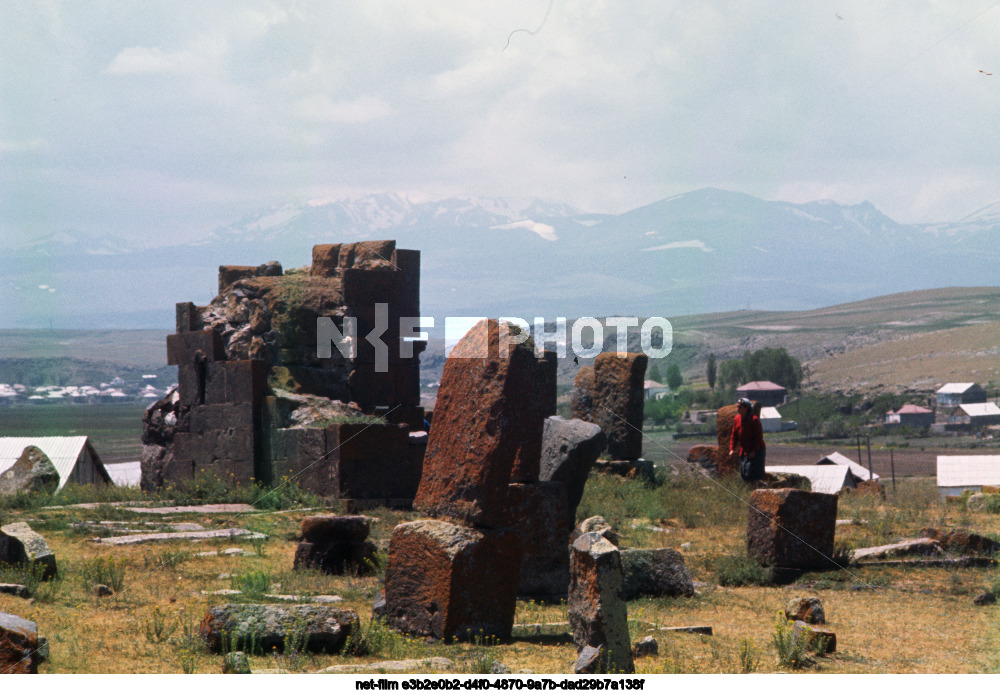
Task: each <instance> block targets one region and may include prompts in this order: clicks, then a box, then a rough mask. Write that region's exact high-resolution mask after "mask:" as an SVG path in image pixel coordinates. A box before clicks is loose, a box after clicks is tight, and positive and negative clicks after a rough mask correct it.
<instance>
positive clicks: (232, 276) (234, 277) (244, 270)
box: [219, 265, 257, 294]
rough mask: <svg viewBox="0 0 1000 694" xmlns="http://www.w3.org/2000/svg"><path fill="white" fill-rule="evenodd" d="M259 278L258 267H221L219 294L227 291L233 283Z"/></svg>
mask: <svg viewBox="0 0 1000 694" xmlns="http://www.w3.org/2000/svg"><path fill="white" fill-rule="evenodd" d="M256 276H257V266H256V265H220V266H219V294H221V293H222V292H224V291H226V287H228V286H229V285H231V284H232V283H233V282H238V281H239V280H245V279H247V278H250V277H256Z"/></svg>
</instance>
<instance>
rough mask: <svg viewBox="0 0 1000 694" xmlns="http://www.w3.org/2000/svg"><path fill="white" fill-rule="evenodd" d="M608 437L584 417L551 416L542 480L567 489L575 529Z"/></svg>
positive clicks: (547, 422)
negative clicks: (577, 516)
mask: <svg viewBox="0 0 1000 694" xmlns="http://www.w3.org/2000/svg"><path fill="white" fill-rule="evenodd" d="M605 441H606V437H605V435H604V432H603V431H601V427H599V426H598V425H596V424H593V423H592V422H584V421H582V420H580V419H570V420H566V419H563V418H562V417H559V416H555V417H548V418H547V419H546V420H545V423H544V429H543V432H542V455H541V466H540V471H539V475H538V476H539V479H540V480H542V481H547V480H551V481H553V482H561V483H562V485H563V486H564V487H565V489H566V514H567V517H566V524H567V525H566V527H567V529H568V530H572V529H573V525H574V523H575V522H576V508H577V506H579V505H580V499H582V498H583V490H584V487H585V486H586V484H587V476H588V475H589V474H590V468H591V467H592V466H593V464H594V461H595V460H597V456H599V455H600V454H601V451H603V450H604V442H605Z"/></svg>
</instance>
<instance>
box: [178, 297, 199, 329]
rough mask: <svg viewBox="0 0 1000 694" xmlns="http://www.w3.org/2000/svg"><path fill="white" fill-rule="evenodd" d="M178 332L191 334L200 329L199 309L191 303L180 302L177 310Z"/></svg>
mask: <svg viewBox="0 0 1000 694" xmlns="http://www.w3.org/2000/svg"><path fill="white" fill-rule="evenodd" d="M175 313H176V324H177V332H179V333H189V332H192V331H194V330H197V329H198V315H197V307H196V306H195V305H194V304H193V303H191V302H190V301H181V302H178V303H177V305H176V308H175Z"/></svg>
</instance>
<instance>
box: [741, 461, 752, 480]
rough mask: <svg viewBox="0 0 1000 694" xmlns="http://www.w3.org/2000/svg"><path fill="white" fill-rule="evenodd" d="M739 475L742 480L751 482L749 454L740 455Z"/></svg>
mask: <svg viewBox="0 0 1000 694" xmlns="http://www.w3.org/2000/svg"><path fill="white" fill-rule="evenodd" d="M740 477H742V478H743V481H744V482H753V469H752V468H751V466H750V456H748V455H741V456H740Z"/></svg>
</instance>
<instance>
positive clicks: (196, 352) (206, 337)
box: [167, 328, 226, 366]
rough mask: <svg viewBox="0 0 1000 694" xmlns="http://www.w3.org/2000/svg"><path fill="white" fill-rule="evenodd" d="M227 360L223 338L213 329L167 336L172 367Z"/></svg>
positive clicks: (169, 360)
mask: <svg viewBox="0 0 1000 694" xmlns="http://www.w3.org/2000/svg"><path fill="white" fill-rule="evenodd" d="M225 358H226V351H225V348H224V347H223V345H222V336H221V335H219V333H217V332H215V331H214V330H212V329H211V328H206V329H205V330H194V331H191V332H186V333H173V334H171V335H167V364H170V365H171V366H174V365H178V364H194V363H197V362H205V361H222V360H223V359H225Z"/></svg>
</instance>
